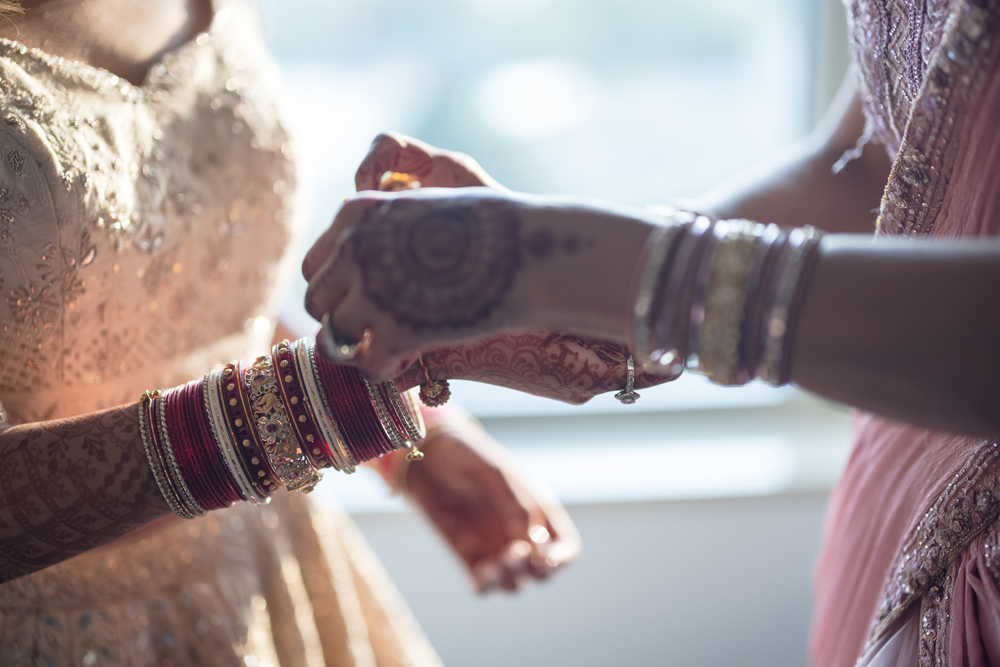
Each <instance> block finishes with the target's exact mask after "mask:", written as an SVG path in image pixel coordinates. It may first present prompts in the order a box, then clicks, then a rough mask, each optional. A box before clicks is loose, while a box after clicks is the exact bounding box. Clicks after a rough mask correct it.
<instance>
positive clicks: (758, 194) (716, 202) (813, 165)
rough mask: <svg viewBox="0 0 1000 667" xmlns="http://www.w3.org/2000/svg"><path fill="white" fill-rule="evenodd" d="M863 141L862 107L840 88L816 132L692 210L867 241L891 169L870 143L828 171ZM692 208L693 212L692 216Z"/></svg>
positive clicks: (847, 87)
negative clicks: (838, 167)
mask: <svg viewBox="0 0 1000 667" xmlns="http://www.w3.org/2000/svg"><path fill="white" fill-rule="evenodd" d="M863 133H864V115H863V113H862V111H861V102H860V99H859V98H858V97H857V95H856V94H855V93H854V90H853V82H852V81H847V82H845V85H844V87H843V88H842V90H841V92H840V94H839V95H838V98H837V100H836V101H835V102H834V104H833V105H832V106H831V108H830V111H829V112H828V113H827V116H826V117H825V118H824V119H823V121H822V122H821V123H820V124H819V126H818V127H817V128H816V129H815V130H814V131H813V132H812V133H811V134H810V135H809V136H808V137H806V138H805V139H803V140H801V141H799V142H797V143H796V144H795V145H793V146H792V147H791V148H789V149H788V150H787V151H785V152H784V153H782V154H781V155H780V156H778V157H777V158H776V159H774V160H772V161H771V162H769V163H766V164H763V165H760V166H758V167H756V168H755V169H753V170H752V171H751V172H749V173H748V174H746V175H745V176H743V177H741V178H737V179H734V180H733V181H730V182H728V183H725V184H723V185H721V186H720V187H718V188H716V189H715V190H713V191H712V192H710V193H708V194H707V195H705V196H704V197H702V198H700V199H699V200H698V202H697V205H701V206H703V207H704V208H705V209H706V210H709V211H711V212H712V214H714V215H718V216H719V217H722V218H746V219H748V220H755V221H758V222H774V223H776V224H779V225H783V226H787V227H800V226H802V225H806V224H809V225H813V226H814V227H818V228H819V229H822V230H824V231H827V232H831V233H847V234H855V233H857V234H872V233H873V232H874V231H875V218H876V215H877V210H878V207H879V202H880V201H881V198H882V190H883V188H884V187H885V183H886V180H887V179H888V177H889V170H890V168H891V166H892V165H891V163H890V161H889V159H888V157H887V156H886V153H885V150H884V149H883V148H882V147H881V146H879V145H876V144H874V143H869V144H868V145H867V146H865V148H864V151H863V153H862V154H861V156H860V157H858V158H857V159H854V160H851V161H850V162H848V163H847V164H846V166H844V168H843V169H841V170H840V171H839V172H837V173H834V171H833V166H834V164H836V163H837V161H838V160H840V159H841V157H842V156H843V155H844V153H845V152H846V151H849V150H852V149H853V148H854V146H855V144H856V142H857V140H858V138H859V137H861V136H862V134H863ZM697 205H696V208H697Z"/></svg>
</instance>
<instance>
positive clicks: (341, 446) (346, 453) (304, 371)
mask: <svg viewBox="0 0 1000 667" xmlns="http://www.w3.org/2000/svg"><path fill="white" fill-rule="evenodd" d="M292 354H293V355H294V357H295V361H296V366H297V367H298V369H299V377H300V378H302V384H303V386H304V388H305V390H306V396H307V397H308V400H309V405H310V406H311V408H312V413H313V415H315V417H316V423H317V425H318V426H319V429H320V432H321V433H322V434H323V440H324V443H323V444H324V446H325V447H326V448H327V450H328V452H329V453H330V455H331V456H332V457H333V460H334V466H333V467H334V468H335V469H337V470H341V471H343V472H345V473H347V474H351V473H353V472H354V471H355V469H356V466H357V461H355V460H354V458H353V457H352V456H351V453H350V450H348V449H347V446H346V445H345V440H344V435H343V433H342V432H341V430H340V426H339V425H338V424H337V422H336V420H335V419H334V418H333V413H332V412H331V411H330V405H329V403H328V402H327V400H326V393H325V392H324V390H323V385H322V384H321V383H320V381H319V377H318V375H317V374H316V366H315V364H314V362H313V358H314V356H313V355H314V349H313V346H312V344H311V343H310V342H309V341H308V340H298V341H295V342H294V343H292Z"/></svg>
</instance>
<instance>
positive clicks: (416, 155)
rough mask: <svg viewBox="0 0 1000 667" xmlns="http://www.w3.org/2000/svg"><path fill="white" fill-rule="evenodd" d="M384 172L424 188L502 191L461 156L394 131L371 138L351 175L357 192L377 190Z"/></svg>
mask: <svg viewBox="0 0 1000 667" xmlns="http://www.w3.org/2000/svg"><path fill="white" fill-rule="evenodd" d="M386 172H399V173H403V174H409V175H410V176H414V177H416V178H417V179H418V180H419V181H420V185H421V187H425V188H428V187H430V188H467V187H479V186H487V187H491V188H496V189H498V190H505V189H506V188H504V187H503V186H501V185H500V184H499V183H498V182H497V181H496V180H494V179H493V178H492V177H491V176H490V175H489V174H487V173H486V171H485V170H484V169H483V168H482V167H481V166H480V165H479V163H478V162H476V161H475V160H474V159H472V158H471V157H469V156H468V155H466V154H465V153H459V152H455V151H448V150H442V149H440V148H435V147H434V146H431V145H430V144H427V143H424V142H423V141H420V140H418V139H414V138H412V137H407V136H404V135H402V134H399V133H397V132H387V133H384V134H380V135H378V136H377V137H375V140H374V141H373V142H372V145H371V148H369V150H368V155H366V156H365V158H364V160H362V161H361V165H360V166H359V167H358V170H357V172H356V173H355V175H354V185H355V187H357V189H358V191H359V192H360V191H362V190H378V189H379V186H380V185H381V182H382V176H383V174H385V173H386Z"/></svg>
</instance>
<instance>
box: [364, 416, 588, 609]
mask: <svg viewBox="0 0 1000 667" xmlns="http://www.w3.org/2000/svg"><path fill="white" fill-rule="evenodd" d="M452 428H454V430H451V429H452ZM420 446H421V448H422V449H423V450H424V452H425V454H426V456H425V457H424V459H423V460H422V461H419V462H414V463H408V462H406V461H405V460H404V458H403V457H399V456H398V453H396V454H394V455H393V456H396V459H395V460H393V461H391V462H389V464H390V465H389V466H388V467H387V466H383V471H385V470H386V469H388V470H389V471H390V472H388V473H386V472H384V473H383V474H387V476H389V477H394V479H390V483H394V484H395V485H396V486H398V487H400V488H401V489H402V490H403V491H404V493H405V494H406V495H407V497H408V498H409V499H410V500H411V501H412V502H414V503H415V504H416V505H417V506H418V507H420V508H421V510H423V512H424V513H425V514H426V515H427V518H428V519H429V520H430V521H431V522H432V523H433V524H434V526H435V527H436V528H437V529H438V530H439V531H440V533H441V535H442V537H444V539H445V540H446V541H447V542H448V544H449V545H450V546H451V548H452V549H453V550H454V552H455V553H456V555H457V556H458V557H459V558H460V559H461V561H462V562H463V563H464V564H465V567H466V568H467V570H468V572H469V574H470V575H471V577H472V580H473V583H474V585H475V587H476V589H477V590H478V591H479V592H486V591H489V590H491V589H504V590H508V591H514V590H517V589H518V588H519V587H523V586H524V585H525V584H526V583H528V582H529V581H531V580H532V579H545V578H547V577H549V576H550V575H551V574H552V573H554V572H555V571H556V570H558V569H559V568H561V567H562V566H563V565H565V564H567V563H569V562H571V561H573V560H575V559H576V557H577V556H578V555H579V553H580V537H579V534H578V533H577V530H576V527H575V526H574V525H573V522H572V520H571V519H570V518H569V516H568V515H567V514H566V511H565V509H563V507H562V505H560V504H559V501H558V500H556V499H555V498H554V496H553V495H552V493H551V491H548V490H544V489H542V488H541V487H540V486H539V485H538V484H537V483H535V484H529V483H528V481H527V480H526V478H525V477H524V475H523V473H521V472H520V471H519V469H518V466H517V464H516V462H515V461H514V460H513V459H512V458H511V457H510V455H509V454H508V453H507V452H506V451H505V450H503V448H501V447H500V446H499V444H497V443H496V442H495V441H493V440H492V439H491V438H490V437H489V436H488V435H487V434H486V433H485V432H483V431H482V429H481V427H479V426H478V425H477V424H476V423H475V422H472V421H471V420H470V421H466V420H461V421H459V422H458V423H456V424H454V426H452V425H451V424H449V430H448V431H446V432H443V433H440V434H438V435H435V436H433V437H431V438H429V439H428V440H427V441H425V442H423V443H421V445H420ZM396 465H398V466H400V467H399V468H395V466H396Z"/></svg>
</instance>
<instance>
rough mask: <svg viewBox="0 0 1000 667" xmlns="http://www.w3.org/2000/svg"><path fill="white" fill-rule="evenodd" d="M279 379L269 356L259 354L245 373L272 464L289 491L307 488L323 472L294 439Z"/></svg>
mask: <svg viewBox="0 0 1000 667" xmlns="http://www.w3.org/2000/svg"><path fill="white" fill-rule="evenodd" d="M281 381H283V378H282V380H281ZM277 382H279V380H278V379H277V378H276V376H275V373H274V367H273V366H272V364H271V359H270V358H269V357H258V358H257V360H256V361H255V362H254V364H253V366H252V367H251V368H250V369H249V371H248V372H247V373H246V375H245V377H244V386H245V387H246V393H247V398H248V399H249V403H250V406H251V408H252V410H253V417H254V423H255V424H256V425H257V433H258V435H259V436H260V442H261V445H262V446H263V448H264V451H265V452H266V453H267V458H268V460H269V461H270V462H271V468H273V469H274V472H275V474H276V475H277V476H278V479H279V480H280V481H281V483H282V484H284V485H285V486H287V487H288V490H289V491H299V490H302V491H306V492H308V491H311V490H312V489H313V487H315V486H316V483H317V482H319V480H320V478H321V475H320V473H319V471H317V470H316V469H315V468H313V466H312V464H311V463H310V462H309V459H308V458H307V457H306V456H305V455H304V454H303V453H302V450H301V449H300V448H299V444H298V442H296V440H295V435H294V433H293V432H292V430H291V428H290V427H289V424H288V415H287V414H285V408H284V406H283V405H282V404H281V398H280V396H281V394H280V393H279V390H278V387H277V386H276V383H277Z"/></svg>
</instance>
